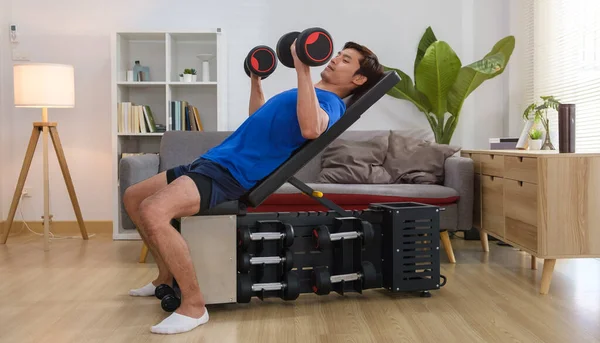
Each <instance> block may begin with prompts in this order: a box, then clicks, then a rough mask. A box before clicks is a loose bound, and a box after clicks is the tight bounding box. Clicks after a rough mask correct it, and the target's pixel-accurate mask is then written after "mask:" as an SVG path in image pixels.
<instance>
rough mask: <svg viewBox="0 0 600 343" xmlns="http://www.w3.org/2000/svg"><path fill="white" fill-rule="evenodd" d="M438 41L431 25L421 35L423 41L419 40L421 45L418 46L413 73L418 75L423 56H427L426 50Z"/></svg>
mask: <svg viewBox="0 0 600 343" xmlns="http://www.w3.org/2000/svg"><path fill="white" fill-rule="evenodd" d="M436 41H437V38H436V37H435V34H434V33H433V30H432V29H431V26H429V27H428V28H427V29H426V30H425V33H423V36H422V37H421V41H420V42H419V46H418V48H417V56H416V58H415V70H414V74H413V75H417V67H418V66H419V63H421V60H422V59H423V56H425V52H426V51H427V49H428V48H429V46H430V45H431V44H433V43H434V42H436Z"/></svg>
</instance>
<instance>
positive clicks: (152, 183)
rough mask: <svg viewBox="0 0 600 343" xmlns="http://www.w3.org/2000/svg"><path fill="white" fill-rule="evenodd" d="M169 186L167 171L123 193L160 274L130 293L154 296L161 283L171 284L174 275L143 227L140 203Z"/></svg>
mask: <svg viewBox="0 0 600 343" xmlns="http://www.w3.org/2000/svg"><path fill="white" fill-rule="evenodd" d="M166 186H167V176H166V172H161V173H159V174H157V175H154V176H152V177H150V178H148V179H146V180H144V181H141V182H139V183H136V184H134V185H132V186H131V187H128V188H127V189H126V190H125V194H124V195H123V204H124V205H125V209H126V211H127V214H128V215H129V217H130V218H131V220H132V221H133V223H134V224H135V226H136V228H137V230H138V232H139V233H140V236H141V237H142V241H143V242H144V243H145V244H146V246H147V247H148V250H150V253H151V254H152V257H153V258H154V261H155V262H156V265H157V266H158V276H157V277H156V279H154V280H153V281H152V282H151V284H147V285H146V286H144V287H142V288H138V289H132V290H130V292H129V294H130V295H133V296H153V295H154V289H155V288H156V287H157V286H158V285H160V284H163V283H164V284H168V285H170V284H171V282H172V280H173V275H172V274H171V272H169V269H168V268H167V266H166V264H165V263H164V261H163V260H162V258H161V257H160V255H159V254H158V252H157V251H156V248H155V247H154V246H152V244H151V242H150V241H149V239H148V237H147V235H146V233H145V232H144V230H143V228H142V227H141V219H140V213H139V212H140V211H139V207H140V204H141V203H142V201H143V200H144V199H146V198H147V197H149V196H151V195H152V194H154V193H156V192H157V191H159V190H160V189H162V188H164V187H166Z"/></svg>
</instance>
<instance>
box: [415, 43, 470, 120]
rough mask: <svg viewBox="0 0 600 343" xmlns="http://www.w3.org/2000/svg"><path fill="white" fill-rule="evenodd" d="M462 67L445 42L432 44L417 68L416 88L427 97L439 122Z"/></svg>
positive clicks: (445, 110)
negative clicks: (449, 92)
mask: <svg viewBox="0 0 600 343" xmlns="http://www.w3.org/2000/svg"><path fill="white" fill-rule="evenodd" d="M460 67H461V62H460V59H459V58H458V56H457V55H456V53H455V52H454V50H452V48H451V47H450V45H448V43H446V42H444V41H437V42H434V43H433V44H431V45H430V46H429V48H427V51H426V52H425V55H424V56H423V59H422V60H421V63H419V66H418V67H417V72H416V74H415V81H416V88H417V89H418V90H419V91H421V92H423V93H424V94H425V96H427V98H428V99H429V102H430V103H431V111H432V112H433V113H435V114H436V115H437V117H438V120H439V118H443V116H444V114H445V113H446V112H447V105H448V91H449V90H450V88H452V85H453V84H454V81H456V77H457V75H458V72H459V71H460Z"/></svg>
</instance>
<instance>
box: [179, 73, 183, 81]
mask: <svg viewBox="0 0 600 343" xmlns="http://www.w3.org/2000/svg"><path fill="white" fill-rule="evenodd" d="M179 82H183V73H181V74H179Z"/></svg>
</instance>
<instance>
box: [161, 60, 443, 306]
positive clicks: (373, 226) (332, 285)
mask: <svg viewBox="0 0 600 343" xmlns="http://www.w3.org/2000/svg"><path fill="white" fill-rule="evenodd" d="M399 81H400V78H399V76H398V75H397V74H396V73H395V72H393V71H390V72H386V74H385V75H384V77H383V78H382V79H381V80H380V81H379V82H378V83H377V84H375V85H374V86H373V87H371V89H369V90H368V91H367V92H366V93H365V94H363V95H362V96H360V97H358V98H357V99H351V101H350V102H349V104H348V107H347V110H346V113H345V114H344V115H343V116H342V117H341V118H340V119H339V120H338V121H337V122H336V123H335V124H334V125H332V126H331V127H330V128H329V130H328V131H327V132H325V133H324V134H322V135H321V136H320V137H318V138H317V139H315V140H311V141H308V142H306V143H305V144H304V145H303V146H302V147H301V148H299V149H298V150H296V151H295V152H294V153H293V154H292V156H290V158H289V159H288V160H286V161H285V162H284V163H283V164H282V165H281V166H279V167H278V168H277V169H276V170H274V171H273V172H272V173H271V174H269V175H268V176H267V177H265V178H264V179H263V180H261V181H260V182H258V183H257V184H256V185H255V186H254V187H253V188H252V189H251V190H249V191H248V192H247V193H246V194H245V195H244V196H243V197H242V198H241V199H240V200H236V201H230V202H226V203H223V204H220V205H219V206H216V207H214V208H212V209H210V210H209V211H206V212H204V213H201V214H199V215H196V216H191V217H184V218H180V219H179V220H175V219H174V220H172V224H173V226H174V227H175V228H176V229H177V230H178V231H179V232H180V233H181V235H182V237H183V238H184V239H185V241H186V242H187V244H188V246H189V249H190V253H191V257H192V261H193V263H194V268H195V271H196V275H197V279H198V283H199V285H200V290H201V291H202V293H203V295H204V299H205V301H206V303H207V304H218V303H236V302H237V303H246V302H249V301H250V300H251V298H252V297H258V298H260V299H261V300H264V299H265V298H268V297H280V298H282V299H284V300H295V299H296V298H298V296H299V295H300V294H301V293H316V294H318V295H326V294H329V293H330V292H332V291H334V292H337V293H338V294H341V295H343V294H344V293H345V292H359V293H362V292H363V290H365V289H374V288H387V289H388V290H389V291H391V292H401V291H420V292H421V295H422V296H425V297H428V296H431V294H430V293H429V291H430V290H435V289H439V288H440V287H442V286H443V285H444V284H445V282H446V281H445V280H446V278H445V277H444V276H443V275H440V257H439V246H440V241H439V221H440V219H439V215H440V213H439V212H440V210H441V209H440V208H439V207H437V206H431V205H426V204H420V203H412V202H411V203H374V204H370V206H369V208H367V209H364V210H361V211H347V210H345V209H343V208H342V207H340V206H338V205H336V204H335V203H333V202H332V201H330V200H328V199H327V198H325V197H324V196H323V194H322V193H320V192H318V191H315V190H313V189H312V188H310V187H309V186H307V185H306V184H305V183H303V182H302V181H300V180H298V179H297V178H295V177H294V175H295V174H296V173H297V172H298V171H299V170H300V169H301V168H302V167H303V166H304V165H306V163H308V162H309V161H310V160H311V159H312V158H313V157H314V156H316V155H317V154H318V153H319V152H320V151H322V150H323V149H325V148H326V147H327V146H328V145H329V144H330V143H331V142H333V140H334V139H336V138H337V137H339V136H340V135H341V134H342V133H343V132H344V131H346V130H347V129H348V128H349V127H350V126H351V125H352V124H353V123H355V122H356V121H357V120H358V119H359V118H360V116H361V115H362V114H363V113H364V112H365V111H366V110H367V109H368V108H369V107H371V106H372V105H373V104H374V103H375V102H377V101H378V100H379V99H380V98H382V97H383V96H384V95H385V94H386V93H387V92H388V91H389V90H390V89H391V88H392V87H393V86H394V85H395V84H396V83H398V82H399ZM286 182H289V183H290V184H292V185H293V186H295V187H296V188H298V189H299V190H300V191H301V192H302V193H304V194H305V195H307V196H310V197H312V198H313V199H315V200H316V201H318V202H320V203H321V204H323V205H324V206H326V207H327V208H329V209H330V210H329V211H310V212H266V213H257V212H247V211H246V209H247V207H257V206H259V205H260V204H261V203H262V202H263V201H264V200H265V199H266V198H267V197H268V196H270V195H271V194H272V193H274V192H275V191H276V190H277V189H278V188H279V187H281V186H282V185H283V184H284V183H286ZM440 278H442V279H443V280H444V282H443V283H441V282H440ZM156 295H157V297H158V298H160V299H162V301H161V306H162V308H163V309H164V310H165V311H169V312H172V311H175V310H176V309H177V307H178V306H179V304H180V300H179V299H180V296H179V292H178V287H177V283H176V280H174V283H173V288H171V287H170V286H167V285H160V286H159V287H158V288H157V291H156Z"/></svg>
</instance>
